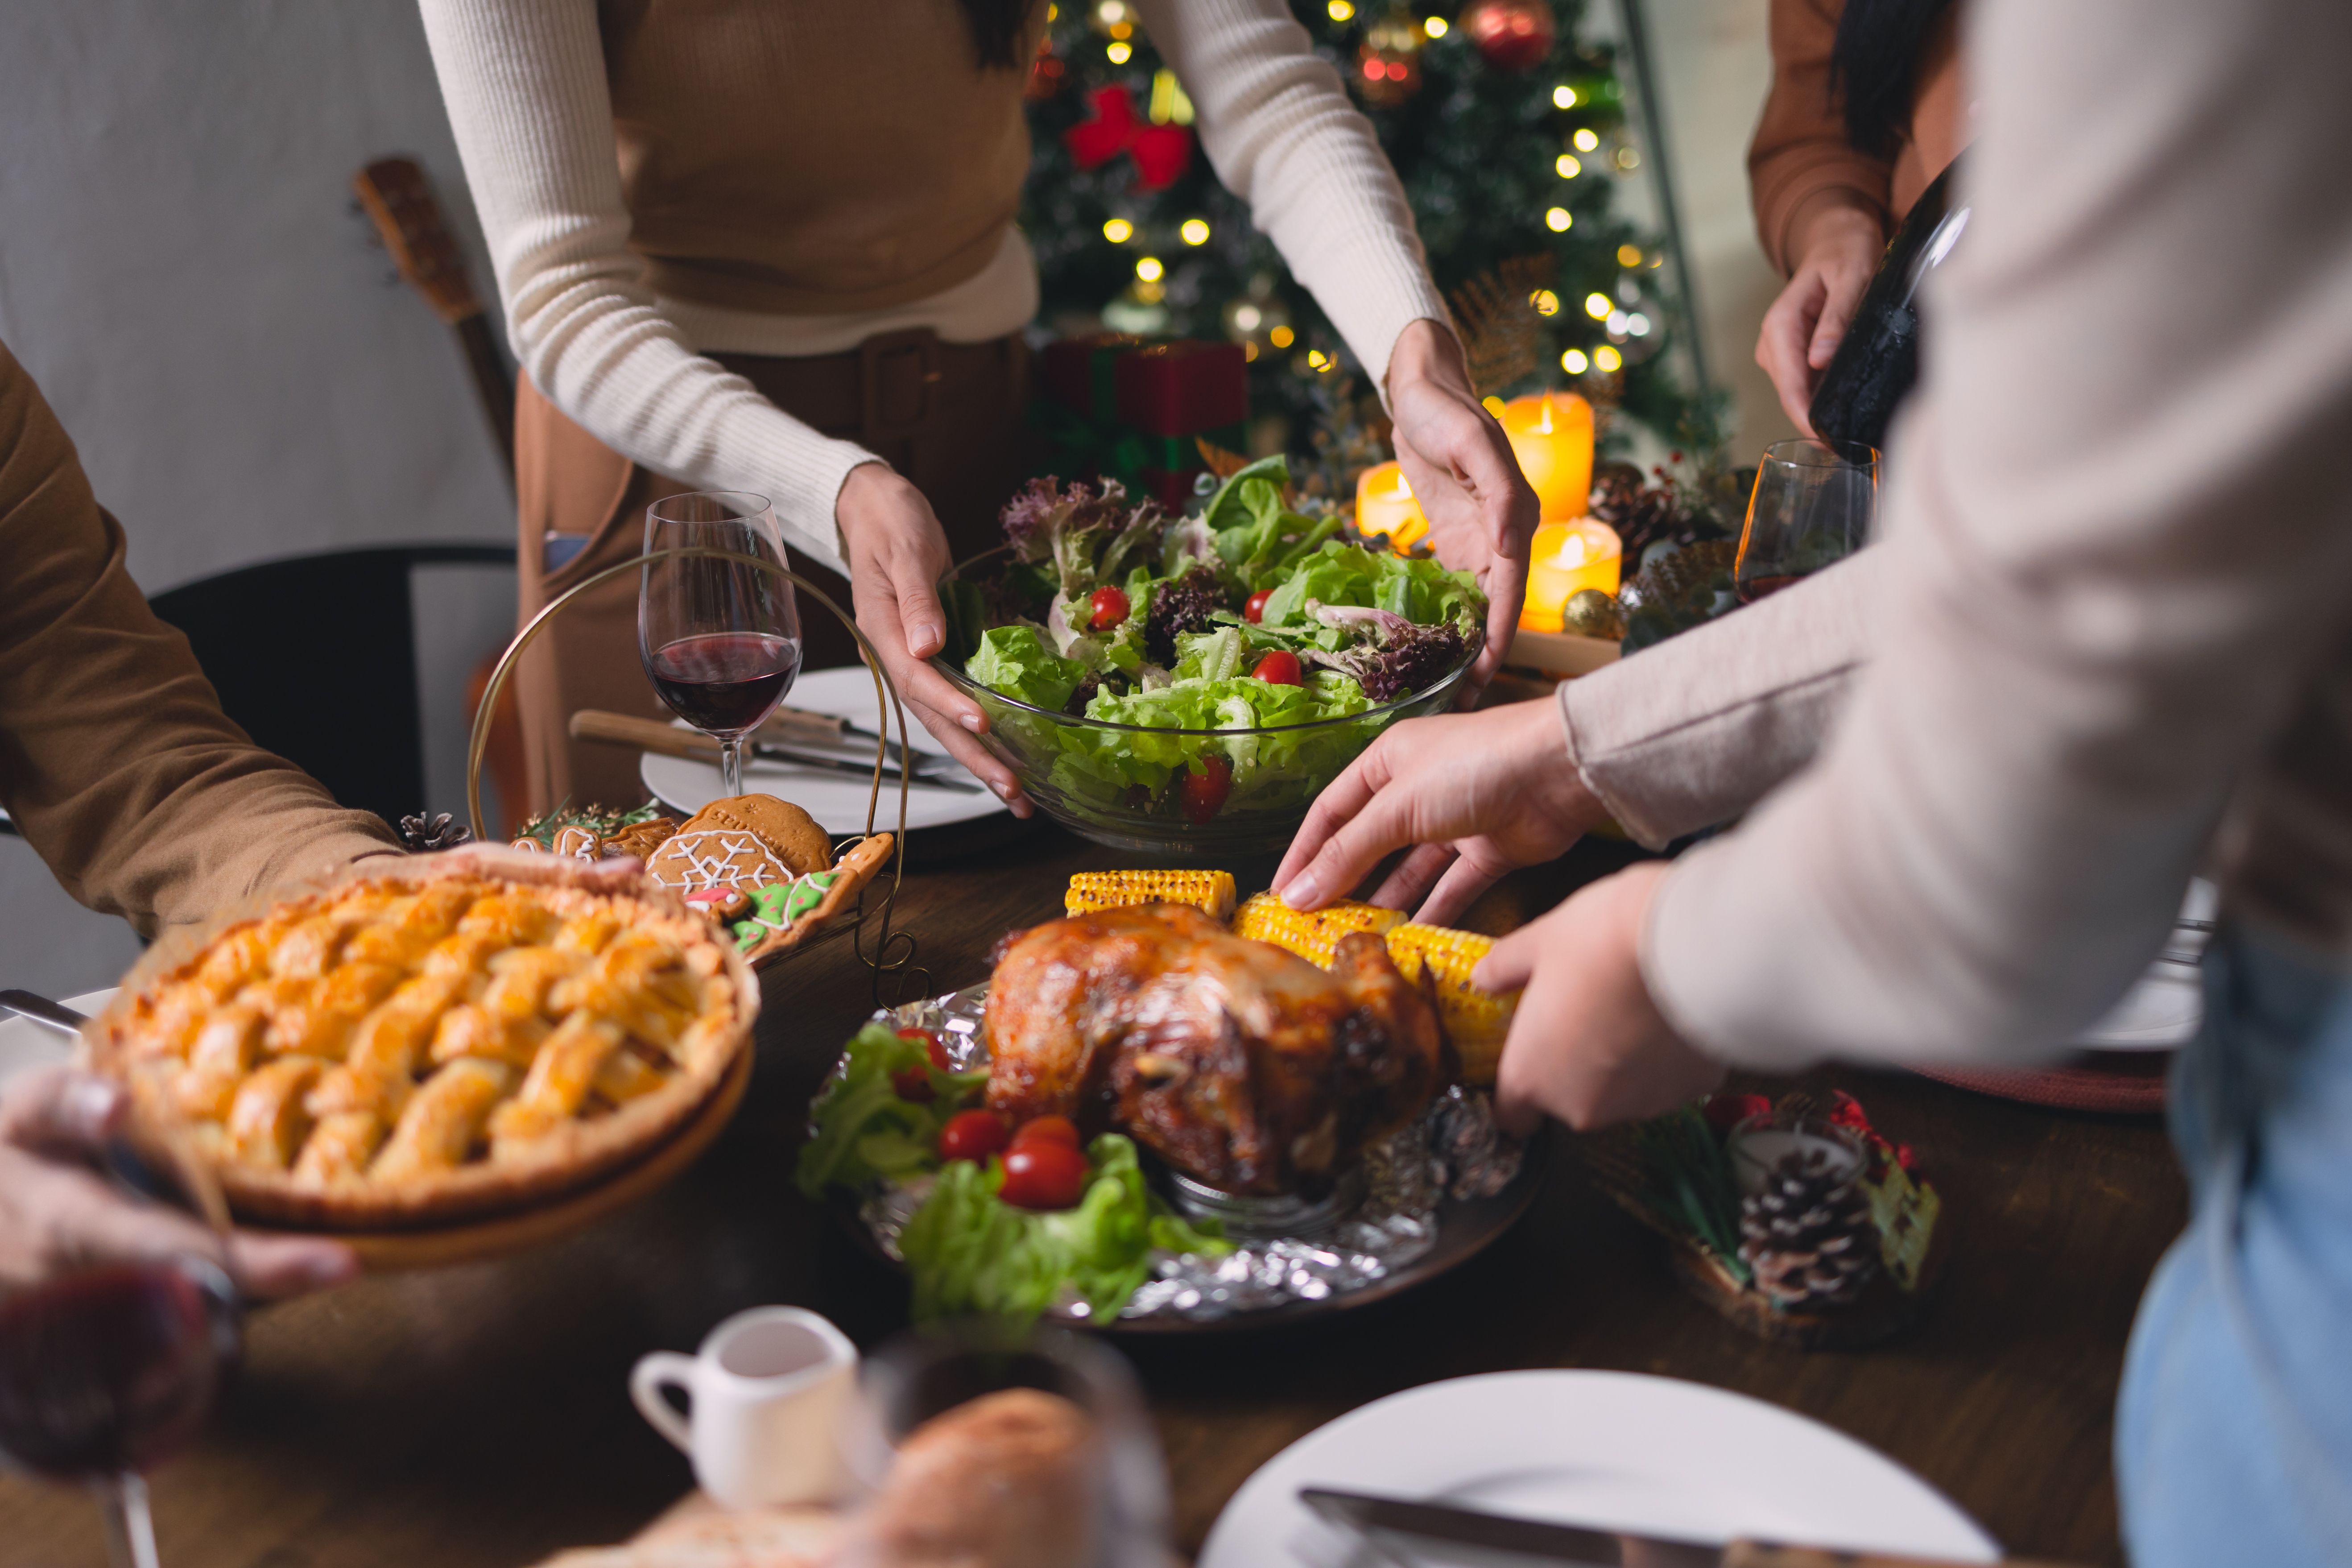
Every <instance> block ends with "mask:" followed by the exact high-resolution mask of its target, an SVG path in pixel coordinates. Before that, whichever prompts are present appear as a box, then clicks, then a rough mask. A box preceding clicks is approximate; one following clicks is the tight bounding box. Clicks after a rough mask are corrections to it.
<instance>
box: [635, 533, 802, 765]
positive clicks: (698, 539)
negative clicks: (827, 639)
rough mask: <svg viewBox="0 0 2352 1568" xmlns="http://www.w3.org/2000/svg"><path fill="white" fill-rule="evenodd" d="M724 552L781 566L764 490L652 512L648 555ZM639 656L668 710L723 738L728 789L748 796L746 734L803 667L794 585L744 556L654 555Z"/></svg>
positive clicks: (779, 541)
mask: <svg viewBox="0 0 2352 1568" xmlns="http://www.w3.org/2000/svg"><path fill="white" fill-rule="evenodd" d="M681 548H688V549H706V550H725V551H730V552H733V553H735V554H737V555H745V556H750V557H751V558H753V559H754V560H760V561H768V562H772V563H775V564H776V565H778V566H782V565H783V564H784V563H785V561H784V542H783V536H782V532H781V531H779V530H778V529H777V527H776V514H775V512H774V511H773V510H771V508H770V507H769V505H768V501H767V498H766V497H764V496H755V495H745V494H741V493H739V492H735V491H729V490H709V491H699V492H697V493H695V494H691V495H681V496H670V497H668V498H667V499H666V500H657V501H656V502H654V504H653V505H651V506H649V507H647V508H646V553H647V554H648V555H651V554H653V553H654V552H657V551H662V550H676V549H681ZM637 652H638V656H639V657H640V658H643V659H644V661H645V667H646V676H647V677H648V678H649V679H652V681H653V683H654V689H655V690H656V691H658V692H660V693H661V699H662V700H663V701H664V702H666V703H667V704H668V705H669V710H670V711H671V712H673V713H675V714H677V716H678V717H679V718H681V719H683V720H685V721H687V722H688V723H689V724H691V725H693V726H694V727H695V728H696V729H698V730H699V731H702V732H703V733H704V734H706V735H709V736H710V737H711V738H712V739H713V740H715V741H717V742H719V773H720V775H721V776H722V778H723V779H724V780H725V784H726V793H727V794H728V795H741V794H742V793H743V737H744V736H746V735H748V734H750V733H751V731H754V730H756V729H758V728H759V727H760V726H761V724H763V723H765V722H766V721H767V719H768V715H769V714H771V713H773V712H774V711H775V710H776V704H777V703H779V702H782V700H784V693H785V692H787V691H790V690H791V689H792V687H793V677H795V676H797V675H798V674H799V673H800V668H801V618H800V610H799V607H798V606H797V605H796V604H795V603H794V601H793V585H792V584H791V582H789V581H788V580H787V579H785V578H783V577H781V576H778V575H777V574H774V573H773V572H766V571H762V570H761V569H760V568H759V567H756V566H754V565H752V564H751V563H750V562H748V561H720V560H714V559H711V558H709V557H694V558H690V559H686V560H676V559H673V560H667V561H648V562H646V564H645V566H644V568H643V569H642V571H641V573H640V575H639V581H638V588H637Z"/></svg>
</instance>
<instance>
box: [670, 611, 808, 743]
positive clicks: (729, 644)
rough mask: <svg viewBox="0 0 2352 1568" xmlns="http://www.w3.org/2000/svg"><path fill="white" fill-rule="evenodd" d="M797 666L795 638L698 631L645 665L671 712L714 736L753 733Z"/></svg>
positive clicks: (787, 686) (797, 670)
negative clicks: (750, 731) (751, 731)
mask: <svg viewBox="0 0 2352 1568" xmlns="http://www.w3.org/2000/svg"><path fill="white" fill-rule="evenodd" d="M800 667H801V645H800V639H799V638H797V637H776V636H773V635H772V634H770V633H767V632H702V633H698V634H697V635H695V636H693V637H679V638H677V640H675V641H673V642H668V643H665V644H663V645H662V646H661V647H658V648H656V649H655V650H654V652H653V653H652V655H651V656H649V657H648V658H646V674H647V675H649V676H651V677H652V678H653V683H654V689H656V690H657V691H659V692H660V693H661V699H662V700H663V701H664V702H666V703H667V704H668V705H669V710H670V711H671V712H673V713H676V714H677V716H678V717H679V718H681V719H683V720H685V721H687V722H688V723H689V724H691V725H693V726H694V727H695V728H696V729H698V730H700V731H704V732H705V733H707V734H714V735H716V734H727V733H730V732H731V733H735V734H741V733H743V732H744V731H749V730H752V729H756V728H757V727H758V726H759V725H760V723H761V721H764V720H765V719H766V718H767V717H768V715H769V714H770V713H771V712H772V711H773V710H774V709H775V706H776V704H777V703H778V702H780V701H782V700H783V696H784V693H785V691H786V690H788V689H790V688H791V686H792V683H793V677H794V676H796V675H798V674H799V673H800Z"/></svg>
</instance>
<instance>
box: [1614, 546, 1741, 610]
mask: <svg viewBox="0 0 2352 1568" xmlns="http://www.w3.org/2000/svg"><path fill="white" fill-rule="evenodd" d="M1738 556H1739V546H1738V545H1737V544H1735V543H1733V542H1731V541H1729V540H1720V539H1717V540H1704V541H1701V542H1699V543H1696V544H1687V545H1685V546H1684V547H1683V548H1682V549H1680V550H1677V551H1675V552H1674V553H1673V554H1671V555H1665V556H1661V557H1660V558H1659V559H1658V560H1656V561H1654V562H1652V563H1650V564H1649V565H1647V566H1645V567H1643V569H1642V570H1641V571H1640V572H1638V573H1636V574H1634V576H1633V581H1632V582H1630V583H1628V584H1625V586H1624V587H1623V588H1622V589H1621V590H1619V592H1618V595H1617V596H1618V597H1619V598H1620V599H1621V600H1622V601H1623V602H1624V603H1625V605H1627V607H1629V608H1632V609H1649V608H1657V609H1664V610H1667V611H1669V612H1680V613H1683V614H1703V613H1705V612H1706V610H1708V609H1710V608H1711V607H1712V606H1713V603H1714V599H1715V595H1716V593H1717V590H1718V589H1719V588H1721V587H1724V586H1727V584H1728V581H1729V578H1730V575H1731V568H1732V564H1733V563H1735V562H1736V561H1737V560H1738Z"/></svg>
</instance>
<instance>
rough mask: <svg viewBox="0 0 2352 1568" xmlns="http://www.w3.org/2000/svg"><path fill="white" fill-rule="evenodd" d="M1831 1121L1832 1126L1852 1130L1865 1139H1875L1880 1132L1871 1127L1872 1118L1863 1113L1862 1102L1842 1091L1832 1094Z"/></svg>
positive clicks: (1836, 1090) (1837, 1090)
mask: <svg viewBox="0 0 2352 1568" xmlns="http://www.w3.org/2000/svg"><path fill="white" fill-rule="evenodd" d="M1829 1120H1830V1123H1831V1125H1832V1126H1834V1127H1843V1128H1847V1129H1850V1130H1851V1131H1855V1132H1859V1133H1861V1134H1862V1135H1863V1136H1864V1137H1865V1138H1874V1137H1876V1136H1877V1133H1878V1130H1877V1129H1876V1128H1874V1127H1873V1126H1871V1124H1870V1118H1869V1117H1867V1116H1864V1114H1863V1113H1862V1101H1860V1100H1856V1099H1854V1097H1853V1096H1852V1095H1850V1094H1848V1093H1847V1092H1846V1091H1845V1090H1843V1089H1834V1090H1832V1092H1831V1094H1830V1115H1829Z"/></svg>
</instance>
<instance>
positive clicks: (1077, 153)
mask: <svg viewBox="0 0 2352 1568" xmlns="http://www.w3.org/2000/svg"><path fill="white" fill-rule="evenodd" d="M1093 103H1094V111H1095V112H1094V118H1093V119H1091V120H1088V121H1085V122H1083V123H1082V124H1077V125H1073V126H1071V127H1070V128H1069V129H1068V130H1067V131H1065V132H1062V141H1063V143H1064V144H1065V145H1066V146H1067V147H1068V148H1069V150H1070V159H1071V161H1072V162H1073V163H1076V164H1077V166H1078V167H1079V168H1081V169H1097V168H1100V167H1101V166H1102V165H1103V164H1105V163H1109V162H1110V161H1111V160H1112V159H1113V158H1116V157H1118V155H1119V154H1120V153H1131V154H1133V155H1134V158H1135V183H1136V184H1139V185H1140V186H1142V187H1143V188H1144V189H1145V190H1147V191H1159V190H1165V189H1167V188H1168V187H1169V186H1170V185H1172V184H1175V183H1176V180H1177V177H1178V176H1179V175H1181V174H1183V173H1184V171H1185V170H1186V169H1187V168H1189V167H1191V166H1192V132H1190V131H1188V130H1186V129H1185V128H1184V127H1183V126H1181V125H1154V124H1152V123H1150V121H1145V120H1139V119H1138V118H1137V117H1136V113H1135V96H1134V94H1132V93H1130V92H1129V90H1128V89H1126V88H1124V87H1103V88H1097V89H1095V92H1094V97H1093Z"/></svg>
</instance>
